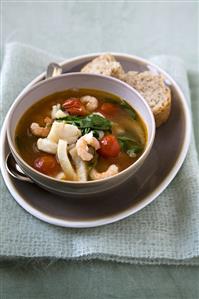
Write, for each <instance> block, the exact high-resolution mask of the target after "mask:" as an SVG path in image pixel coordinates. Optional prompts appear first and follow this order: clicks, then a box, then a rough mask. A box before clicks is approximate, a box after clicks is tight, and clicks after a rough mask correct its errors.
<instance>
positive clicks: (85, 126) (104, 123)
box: [56, 114, 111, 134]
mask: <svg viewBox="0 0 199 299" xmlns="http://www.w3.org/2000/svg"><path fill="white" fill-rule="evenodd" d="M56 120H57V121H64V122H66V123H67V124H72V125H75V126H77V127H78V128H79V129H81V130H82V132H83V133H84V134H87V133H89V132H90V131H91V130H101V131H109V132H111V122H110V120H108V119H106V118H104V117H102V116H100V115H97V114H91V115H88V116H85V117H82V116H71V115H69V116H65V117H62V118H57V119H56Z"/></svg>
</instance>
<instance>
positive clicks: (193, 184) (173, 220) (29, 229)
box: [0, 44, 199, 264]
mask: <svg viewBox="0 0 199 299" xmlns="http://www.w3.org/2000/svg"><path fill="white" fill-rule="evenodd" d="M52 60H54V61H55V60H58V61H59V60H60V59H57V58H56V57H53V56H51V55H48V54H47V53H44V52H42V51H40V50H38V49H33V48H31V47H27V46H24V45H20V44H10V45H7V48H6V51H5V59H4V62H3V67H2V74H1V75H2V76H1V78H2V82H1V84H2V94H1V105H2V107H1V109H2V114H1V115H2V116H3V117H4V116H5V114H6V112H7V110H8V108H9V107H10V105H11V103H12V102H13V100H14V99H15V97H16V96H17V94H18V93H19V92H20V91H21V89H22V88H23V87H25V86H26V84H27V83H28V82H29V81H30V80H31V79H33V78H34V77H35V76H36V75H37V74H39V73H40V72H41V71H43V70H45V68H46V65H47V64H48V63H49V62H50V61H52ZM152 60H153V61H155V62H156V63H157V64H159V65H160V66H162V67H163V68H164V69H165V70H167V71H168V72H169V73H170V74H171V75H172V76H173V77H174V79H175V80H176V81H177V82H178V83H179V84H180V86H181V87H182V89H183V91H184V93H185V95H186V97H187V99H188V100H189V92H188V83H187V77H186V72H185V69H184V66H183V63H182V62H181V60H179V59H177V58H173V57H166V56H160V57H155V58H153V59H152ZM3 117H2V119H3ZM198 190H199V175H198V160H197V154H196V149H195V142H194V139H192V142H191V146H190V150H189V153H188V155H187V158H186V161H185V163H184V164H183V167H182V168H181V170H180V172H179V173H178V175H177V176H176V178H175V179H174V181H173V182H172V184H170V186H169V187H168V188H167V189H166V190H165V191H164V192H163V194H162V195H161V196H159V198H158V199H156V201H155V202H154V203H153V204H151V205H149V206H148V207H146V208H145V209H144V210H142V211H140V212H139V213H137V214H136V215H133V216H131V217H128V218H127V219H125V220H123V221H120V222H117V223H114V224H111V225H107V226H104V227H99V228H92V229H84V230H82V229H66V228H60V227H55V226H52V225H48V224H46V223H43V222H41V221H39V220H37V219H35V218H34V217H32V216H31V215H29V214H28V213H26V212H25V211H24V210H23V209H21V208H20V207H19V206H18V205H17V204H16V202H15V201H14V200H13V199H12V197H11V195H10V194H9V192H8V191H7V189H6V187H5V185H4V183H3V181H1V200H0V206H1V209H0V227H1V237H0V241H1V244H0V256H1V258H2V259H3V258H5V257H10V258H12V257H13V258H14V257H33V258H34V257H52V258H64V259H77V260H80V259H81V260H85V259H92V258H100V259H102V260H114V261H121V262H130V263H145V264H154V263H158V264H159V263H166V264H199V259H198V256H199V196H198Z"/></svg>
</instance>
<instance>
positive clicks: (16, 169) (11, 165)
mask: <svg viewBox="0 0 199 299" xmlns="http://www.w3.org/2000/svg"><path fill="white" fill-rule="evenodd" d="M6 169H7V171H8V173H9V174H10V175H11V176H12V177H13V178H15V179H17V180H19V181H22V182H28V183H34V182H33V180H32V179H31V178H29V177H28V176H27V175H26V174H25V173H24V172H23V170H22V169H21V167H20V166H19V165H18V164H17V162H16V161H15V159H14V157H13V155H12V153H9V154H8V155H7V157H6Z"/></svg>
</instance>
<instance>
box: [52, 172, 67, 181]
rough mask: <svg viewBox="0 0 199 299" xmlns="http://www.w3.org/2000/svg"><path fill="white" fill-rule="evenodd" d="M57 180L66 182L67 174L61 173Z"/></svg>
mask: <svg viewBox="0 0 199 299" xmlns="http://www.w3.org/2000/svg"><path fill="white" fill-rule="evenodd" d="M55 179H58V180H66V176H65V173H64V172H63V171H61V172H59V173H58V174H57V175H56V176H55Z"/></svg>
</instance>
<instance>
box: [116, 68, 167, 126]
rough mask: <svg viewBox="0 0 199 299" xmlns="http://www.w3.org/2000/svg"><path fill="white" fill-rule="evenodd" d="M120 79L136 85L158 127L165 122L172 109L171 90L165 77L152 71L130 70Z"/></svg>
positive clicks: (133, 85)
mask: <svg viewBox="0 0 199 299" xmlns="http://www.w3.org/2000/svg"><path fill="white" fill-rule="evenodd" d="M120 79H121V80H122V81H124V82H126V83H127V84H129V85H130V86H132V87H134V88H135V89H136V90H137V91H138V92H139V93H140V94H141V95H142V96H143V98H144V99H145V100H146V101H147V103H148V104H149V106H150V108H151V110H152V112H153V114H154V117H155V122H156V127H159V126H161V125H162V124H163V123H165V122H166V121H167V119H168V117H169V114H170V110H171V91H170V88H169V87H167V86H166V84H165V83H164V77H163V76H161V75H157V74H153V73H152V72H150V71H145V72H141V73H137V72H128V73H126V74H125V75H122V76H121V77H120Z"/></svg>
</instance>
